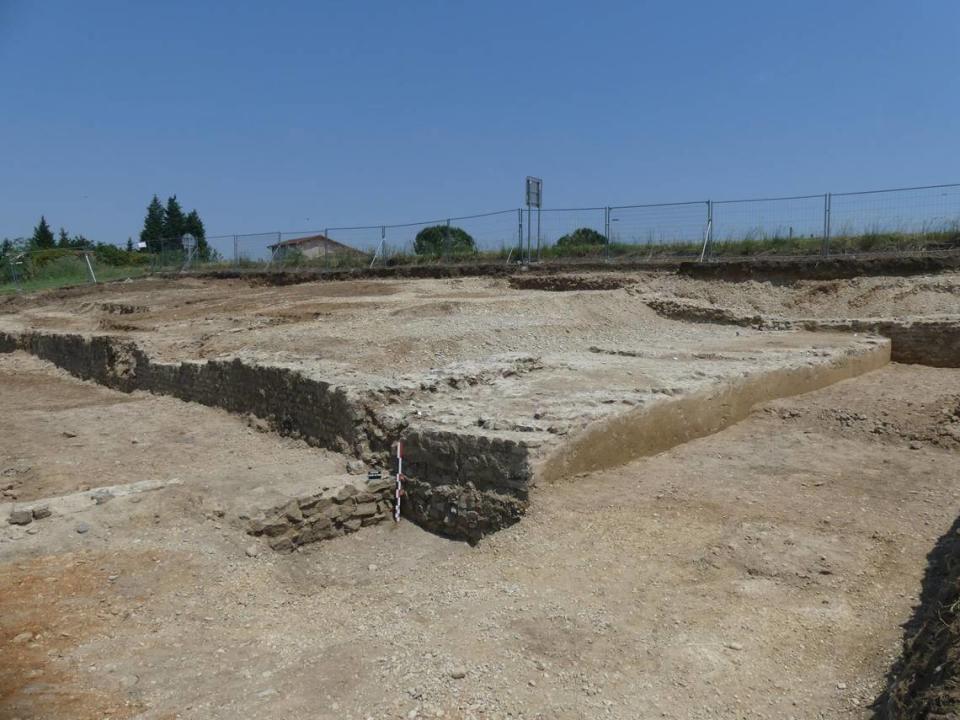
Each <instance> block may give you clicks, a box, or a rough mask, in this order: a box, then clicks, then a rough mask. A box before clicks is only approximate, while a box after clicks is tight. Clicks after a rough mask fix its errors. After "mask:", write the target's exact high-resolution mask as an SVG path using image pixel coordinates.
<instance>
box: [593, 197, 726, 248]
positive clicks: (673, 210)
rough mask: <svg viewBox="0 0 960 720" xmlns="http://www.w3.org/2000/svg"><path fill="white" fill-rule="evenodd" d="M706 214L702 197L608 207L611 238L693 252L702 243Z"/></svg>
mask: <svg viewBox="0 0 960 720" xmlns="http://www.w3.org/2000/svg"><path fill="white" fill-rule="evenodd" d="M709 216H710V213H709V203H707V202H705V201H694V202H681V203H662V204H653V205H623V206H619V207H611V208H610V211H609V225H608V227H609V233H610V242H611V244H614V245H629V246H634V247H635V248H637V249H646V250H647V251H648V252H653V251H656V252H671V253H680V254H695V253H696V252H698V251H699V250H700V248H701V245H702V244H703V241H704V238H705V233H706V232H707V227H708V222H709Z"/></svg>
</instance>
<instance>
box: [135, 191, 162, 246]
mask: <svg viewBox="0 0 960 720" xmlns="http://www.w3.org/2000/svg"><path fill="white" fill-rule="evenodd" d="M165 221H166V213H165V212H164V210H163V205H161V204H160V198H158V197H157V196H156V195H154V196H153V200H151V201H150V204H149V205H148V206H147V216H146V217H145V218H144V219H143V230H141V231H140V242H145V243H146V244H147V250H148V251H149V252H160V250H162V249H163V247H162V246H163V232H164V225H165Z"/></svg>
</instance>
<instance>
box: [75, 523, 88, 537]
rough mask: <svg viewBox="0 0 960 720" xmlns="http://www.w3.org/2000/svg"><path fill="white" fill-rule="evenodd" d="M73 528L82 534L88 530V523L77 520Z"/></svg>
mask: <svg viewBox="0 0 960 720" xmlns="http://www.w3.org/2000/svg"><path fill="white" fill-rule="evenodd" d="M75 529H76V531H77V533H78V534H80V535H83V534H84V533H87V532H90V525H89V524H87V523H85V522H79V523H77V527H76V528H75Z"/></svg>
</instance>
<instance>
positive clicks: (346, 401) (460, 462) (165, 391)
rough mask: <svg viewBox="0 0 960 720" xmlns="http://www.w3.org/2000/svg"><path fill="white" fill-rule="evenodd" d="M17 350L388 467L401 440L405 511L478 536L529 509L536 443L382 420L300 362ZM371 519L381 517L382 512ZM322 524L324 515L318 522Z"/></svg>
mask: <svg viewBox="0 0 960 720" xmlns="http://www.w3.org/2000/svg"><path fill="white" fill-rule="evenodd" d="M16 349H22V350H25V351H27V352H30V353H32V354H34V355H36V356H37V357H40V358H42V359H44V360H47V361H49V362H51V363H53V364H55V365H57V366H58V367H60V368H62V369H64V370H66V371H67V372H69V373H70V374H72V375H75V376H76V377H79V378H82V379H84V380H93V381H95V382H98V383H100V384H102V385H106V386H107V387H111V388H114V389H117V390H121V391H124V392H133V391H135V390H144V391H148V392H152V393H156V394H161V395H171V396H173V397H177V398H179V399H181V400H187V401H192V402H199V403H201V404H204V405H209V406H211V407H219V408H223V409H225V410H228V411H230V412H234V413H241V414H250V415H253V416H256V417H258V418H261V419H262V420H264V421H265V422H266V424H267V425H268V427H269V428H270V429H271V430H273V431H275V432H277V433H280V434H282V435H286V436H290V437H296V438H300V439H303V440H304V441H306V442H308V443H310V444H311V445H315V446H318V447H323V448H327V449H330V450H334V451H337V452H343V453H347V454H350V455H353V456H354V457H358V458H362V459H364V460H365V461H367V462H370V463H375V464H380V465H382V466H387V465H389V462H390V447H391V439H390V438H391V436H392V438H393V439H394V440H395V439H401V440H402V441H403V443H404V447H405V453H404V454H405V460H404V470H405V474H406V475H407V477H408V483H407V487H406V492H407V497H406V499H405V501H404V503H402V507H403V510H404V515H405V516H406V517H407V518H409V519H410V520H412V521H413V522H415V523H417V524H418V525H421V526H422V527H424V528H426V529H428V530H431V531H433V532H437V533H439V534H442V535H445V536H448V537H453V538H457V539H466V540H469V541H471V542H474V541H476V540H478V539H479V538H481V537H483V536H484V535H486V534H488V533H490V532H493V531H495V530H498V529H500V528H502V527H505V526H507V525H511V524H513V523H514V522H516V521H517V520H519V519H520V517H521V516H522V514H523V513H524V511H525V510H526V508H527V504H528V483H529V480H530V477H531V475H532V472H531V470H530V462H529V459H528V456H529V451H530V448H531V447H532V443H531V441H525V442H517V441H513V440H507V439H503V438H497V437H488V436H485V435H482V434H478V435H471V434H467V433H454V432H448V431H445V430H440V429H435V428H425V427H417V428H409V427H407V428H404V427H389V428H387V427H386V426H383V425H382V424H381V423H380V422H379V421H378V418H377V414H376V411H375V408H374V407H373V406H372V403H371V402H370V400H369V398H366V397H363V396H361V395H359V394H357V393H354V392H351V391H350V390H348V389H346V388H339V387H335V386H333V385H331V384H329V383H326V382H323V381H321V380H317V379H314V378H309V377H306V376H304V375H303V374H301V373H300V372H298V371H296V370H291V369H288V368H281V367H271V366H259V365H248V364H245V363H243V362H241V361H239V360H232V361H217V360H210V361H206V362H184V363H163V362H157V361H155V360H152V359H150V358H149V357H148V356H147V355H146V354H145V353H144V352H143V351H142V350H141V349H140V348H139V347H137V346H136V344H135V343H133V342H130V341H127V340H123V339H119V338H115V337H111V336H92V337H85V336H81V335H70V334H63V335H61V334H47V333H34V332H29V333H24V334H22V335H19V336H16V335H9V334H4V333H0V351H3V352H12V351H14V350H16ZM398 436H400V437H399V438H398ZM391 503H392V500H391ZM361 505H363V506H364V510H365V511H366V510H367V509H369V508H368V507H367V505H366V503H361ZM391 507H392V504H391ZM366 517H367V516H366V515H363V516H360V517H358V518H354V517H352V516H351V517H348V518H343V522H342V523H341V524H340V525H338V524H337V523H336V522H334V523H333V524H332V525H331V527H324V528H314V529H310V530H303V529H300V530H298V531H297V532H296V533H292V534H291V535H290V543H291V544H293V545H295V544H298V543H302V542H307V541H311V540H317V539H323V537H325V536H326V535H327V534H329V533H333V534H340V531H341V530H344V528H346V530H345V531H349V530H350V529H352V525H354V524H356V523H355V522H354V520H358V519H359V520H361V521H362V520H364V519H365V518H366ZM372 517H379V510H378V514H376V515H375V516H372ZM321 524H322V522H321ZM362 524H363V523H362V522H361V525H362ZM314 525H316V522H314V523H313V524H312V525H310V527H313V526H314ZM335 531H336V532H335ZM271 532H273V531H271ZM264 534H268V535H269V533H266V532H264ZM280 535H284V537H286V534H285V533H280ZM280 535H276V536H274V535H269V536H270V537H279V536H280ZM277 542H278V543H281V544H283V545H284V546H286V545H287V543H285V542H283V541H277Z"/></svg>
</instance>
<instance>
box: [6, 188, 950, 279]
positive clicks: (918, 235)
mask: <svg viewBox="0 0 960 720" xmlns="http://www.w3.org/2000/svg"><path fill="white" fill-rule="evenodd" d="M944 250H960V183H953V184H941V185H926V186H918V187H904V188H894V189H885V190H869V191H857V192H826V193H819V194H813V195H795V196H789V197H757V198H747V199H730V200H710V199H703V200H691V201H685V202H673V203H637V204H626V205H614V206H592V207H570V208H548V209H530V208H511V209H506V210H496V211H492V212H486V213H477V214H473V215H459V216H451V217H443V216H440V217H437V218H435V219H433V220H423V221H417V222H407V223H363V224H357V225H352V226H337V227H325V228H317V229H313V230H304V231H273V232H262V233H236V234H221V235H209V236H206V237H201V238H197V242H196V243H195V245H193V244H192V245H191V247H187V246H186V245H185V239H184V238H161V239H151V240H149V241H147V242H146V247H145V248H143V249H140V250H136V249H135V250H134V251H133V252H129V251H124V250H123V248H120V247H117V246H114V245H108V244H102V243H101V244H97V245H96V246H91V247H83V248H36V247H34V246H33V245H32V244H31V242H30V240H28V239H25V238H19V239H17V240H16V241H5V242H4V243H3V245H2V246H0V283H2V284H3V287H4V289H9V287H11V286H13V285H14V284H17V283H19V284H29V283H34V284H36V285H38V286H40V285H42V284H43V283H49V282H55V280H54V278H57V277H61V278H63V279H65V282H85V281H86V279H87V278H90V277H93V276H94V275H96V276H97V277H98V278H99V277H100V274H103V275H104V277H106V276H110V275H111V274H113V275H116V276H118V277H119V276H122V275H123V274H124V273H127V274H129V275H135V274H137V273H139V272H146V271H148V270H152V271H182V270H190V269H195V268H198V267H238V268H244V267H265V268H278V269H282V268H294V267H313V268H320V269H330V270H334V269H338V268H353V267H372V266H388V265H403V264H418V263H436V262H467V261H469V262H531V261H551V260H563V259H568V258H580V257H583V258H602V259H603V260H606V261H610V262H615V261H617V260H629V259H632V258H655V257H663V258H667V259H670V258H685V257H694V258H697V259H701V260H708V261H709V260H713V259H722V258H728V257H751V256H762V255H813V254H823V255H835V254H846V253H870V252H928V251H944Z"/></svg>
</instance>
